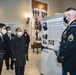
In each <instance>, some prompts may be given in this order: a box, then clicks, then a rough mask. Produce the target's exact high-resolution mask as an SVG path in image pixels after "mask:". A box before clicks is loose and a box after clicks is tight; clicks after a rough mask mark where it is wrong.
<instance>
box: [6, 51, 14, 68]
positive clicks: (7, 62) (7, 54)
mask: <svg viewBox="0 0 76 75" xmlns="http://www.w3.org/2000/svg"><path fill="white" fill-rule="evenodd" d="M9 58H11V64H10V65H11V68H13V60H12V56H11V52H6V54H5V62H6V67H7V68H9Z"/></svg>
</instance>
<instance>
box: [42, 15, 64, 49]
mask: <svg viewBox="0 0 76 75" xmlns="http://www.w3.org/2000/svg"><path fill="white" fill-rule="evenodd" d="M55 16H56V17H55ZM55 16H52V17H51V18H49V19H46V20H43V25H42V45H43V46H44V47H47V48H52V49H55V50H58V49H59V45H60V41H61V35H62V32H63V31H64V29H65V28H66V26H65V25H64V22H63V16H57V15H55Z"/></svg>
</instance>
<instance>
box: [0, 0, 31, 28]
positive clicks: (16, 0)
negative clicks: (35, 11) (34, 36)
mask: <svg viewBox="0 0 76 75" xmlns="http://www.w3.org/2000/svg"><path fill="white" fill-rule="evenodd" d="M30 1H31V0H0V11H1V14H0V22H6V23H10V22H11V23H22V24H23V25H24V27H25V19H24V14H25V13H29V12H30Z"/></svg>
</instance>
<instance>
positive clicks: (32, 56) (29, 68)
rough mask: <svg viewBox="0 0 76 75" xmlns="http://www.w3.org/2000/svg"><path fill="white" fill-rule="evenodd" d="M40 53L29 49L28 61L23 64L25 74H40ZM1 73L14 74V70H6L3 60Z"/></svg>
mask: <svg viewBox="0 0 76 75" xmlns="http://www.w3.org/2000/svg"><path fill="white" fill-rule="evenodd" d="M40 64H41V53H40V52H39V54H38V55H37V54H36V53H33V52H32V51H29V61H27V64H26V66H25V75H40ZM2 75H15V73H14V70H11V69H10V70H8V71H7V70H6V67H5V61H4V63H3V70H2Z"/></svg>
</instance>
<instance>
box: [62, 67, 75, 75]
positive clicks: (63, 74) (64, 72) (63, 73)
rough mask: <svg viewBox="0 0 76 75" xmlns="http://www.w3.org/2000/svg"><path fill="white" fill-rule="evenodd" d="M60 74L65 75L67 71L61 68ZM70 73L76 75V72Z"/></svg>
mask: <svg viewBox="0 0 76 75" xmlns="http://www.w3.org/2000/svg"><path fill="white" fill-rule="evenodd" d="M62 75H67V71H66V70H65V69H63V68H62ZM70 75H76V72H74V73H70Z"/></svg>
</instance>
